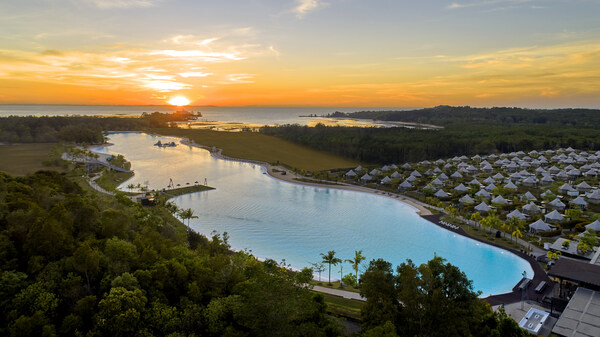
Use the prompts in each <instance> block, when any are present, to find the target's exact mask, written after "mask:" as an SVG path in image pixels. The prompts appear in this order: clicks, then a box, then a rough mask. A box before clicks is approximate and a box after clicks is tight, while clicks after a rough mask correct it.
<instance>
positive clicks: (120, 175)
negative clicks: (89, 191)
mask: <svg viewBox="0 0 600 337" xmlns="http://www.w3.org/2000/svg"><path fill="white" fill-rule="evenodd" d="M131 177H133V172H114V171H108V172H104V173H103V174H102V176H101V177H100V178H98V179H96V184H98V186H100V187H102V188H103V189H105V190H107V191H114V190H116V189H117V187H118V186H119V185H121V184H122V183H123V182H124V181H126V180H127V179H129V178H131Z"/></svg>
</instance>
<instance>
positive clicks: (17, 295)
mask: <svg viewBox="0 0 600 337" xmlns="http://www.w3.org/2000/svg"><path fill="white" fill-rule="evenodd" d="M175 208H176V207H175ZM175 211H176V210H173V205H170V204H169V203H164V200H162V201H161V204H159V205H158V206H156V207H142V206H140V205H139V204H136V203H133V202H131V201H130V200H129V199H128V198H127V197H125V196H124V195H117V196H116V197H112V196H104V195H99V194H96V193H95V192H89V191H86V190H85V189H83V188H82V187H80V185H78V184H77V183H75V182H73V181H72V180H70V178H67V177H66V176H65V175H64V174H59V173H57V172H52V171H40V172H37V173H35V174H33V175H29V176H26V177H20V178H13V177H11V176H9V175H7V174H5V173H1V172H0V312H2V313H3V314H2V315H1V316H0V335H2V336H167V335H168V336H338V335H340V334H341V329H340V326H339V325H338V323H336V322H335V321H333V320H332V318H330V317H329V316H327V315H326V314H325V310H326V304H325V303H324V300H323V297H322V296H321V295H319V294H315V293H312V292H311V291H310V288H309V286H308V285H307V284H308V281H309V280H310V279H311V278H312V270H310V269H304V270H302V271H301V272H294V271H291V270H289V269H287V268H285V266H284V265H280V264H278V263H276V262H275V261H273V260H267V261H265V262H260V261H258V260H257V259H256V258H255V257H254V256H252V255H251V254H249V253H248V252H244V251H241V252H232V251H231V250H230V249H229V245H228V242H227V241H228V236H227V234H226V233H224V234H223V235H218V234H214V235H213V236H212V238H210V240H209V239H208V238H206V237H204V236H202V235H199V234H197V233H195V232H193V231H189V230H187V229H186V228H185V226H184V225H183V224H181V223H180V222H179V221H178V220H176V219H175V218H174V217H172V215H171V212H175ZM324 248H325V247H324ZM361 292H362V294H363V295H364V296H365V297H366V298H367V303H366V304H365V306H364V309H363V312H362V318H363V319H362V323H363V331H362V334H363V335H365V336H381V335H386V336H396V334H397V335H411V336H442V335H443V336H463V335H465V334H469V335H473V336H490V335H492V336H496V335H497V336H522V334H523V330H520V329H518V328H516V323H515V322H514V321H513V320H511V319H510V318H507V317H506V316H505V315H504V314H503V313H502V312H500V313H493V312H492V310H491V308H490V306H489V305H488V304H487V303H485V302H483V301H481V300H479V299H478V298H477V293H475V292H473V290H472V285H471V282H470V281H469V280H467V278H466V276H465V275H464V274H463V273H461V272H460V271H459V270H458V269H457V268H456V267H454V266H452V265H450V264H444V261H443V260H442V259H441V258H439V257H436V258H435V259H433V260H432V261H429V262H428V263H427V264H424V265H422V266H419V267H416V266H414V265H413V264H412V263H411V262H410V261H408V262H407V263H404V264H402V265H401V266H400V267H398V273H397V274H396V275H394V274H393V273H392V271H391V264H389V263H388V262H385V261H382V260H373V261H372V262H371V264H370V265H369V268H368V269H367V271H366V272H365V273H364V274H363V275H362V277H361Z"/></svg>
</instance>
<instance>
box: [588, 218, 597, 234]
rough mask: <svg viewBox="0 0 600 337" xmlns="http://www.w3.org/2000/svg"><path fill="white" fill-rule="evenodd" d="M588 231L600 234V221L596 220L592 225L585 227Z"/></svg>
mask: <svg viewBox="0 0 600 337" xmlns="http://www.w3.org/2000/svg"><path fill="white" fill-rule="evenodd" d="M585 228H586V229H591V230H593V231H596V232H600V221H598V220H596V221H594V222H592V223H590V224H587V225H585Z"/></svg>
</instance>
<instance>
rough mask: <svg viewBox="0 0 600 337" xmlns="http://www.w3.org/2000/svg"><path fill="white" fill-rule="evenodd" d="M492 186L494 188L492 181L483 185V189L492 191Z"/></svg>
mask: <svg viewBox="0 0 600 337" xmlns="http://www.w3.org/2000/svg"><path fill="white" fill-rule="evenodd" d="M494 188H496V185H494V184H493V183H491V184H489V185H487V186H486V187H484V189H485V190H486V191H492V190H493V189H494Z"/></svg>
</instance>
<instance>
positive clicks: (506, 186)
mask: <svg viewBox="0 0 600 337" xmlns="http://www.w3.org/2000/svg"><path fill="white" fill-rule="evenodd" d="M504 188H508V189H511V190H516V189H517V185H515V184H513V182H512V181H509V182H508V183H507V184H506V185H504Z"/></svg>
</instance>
